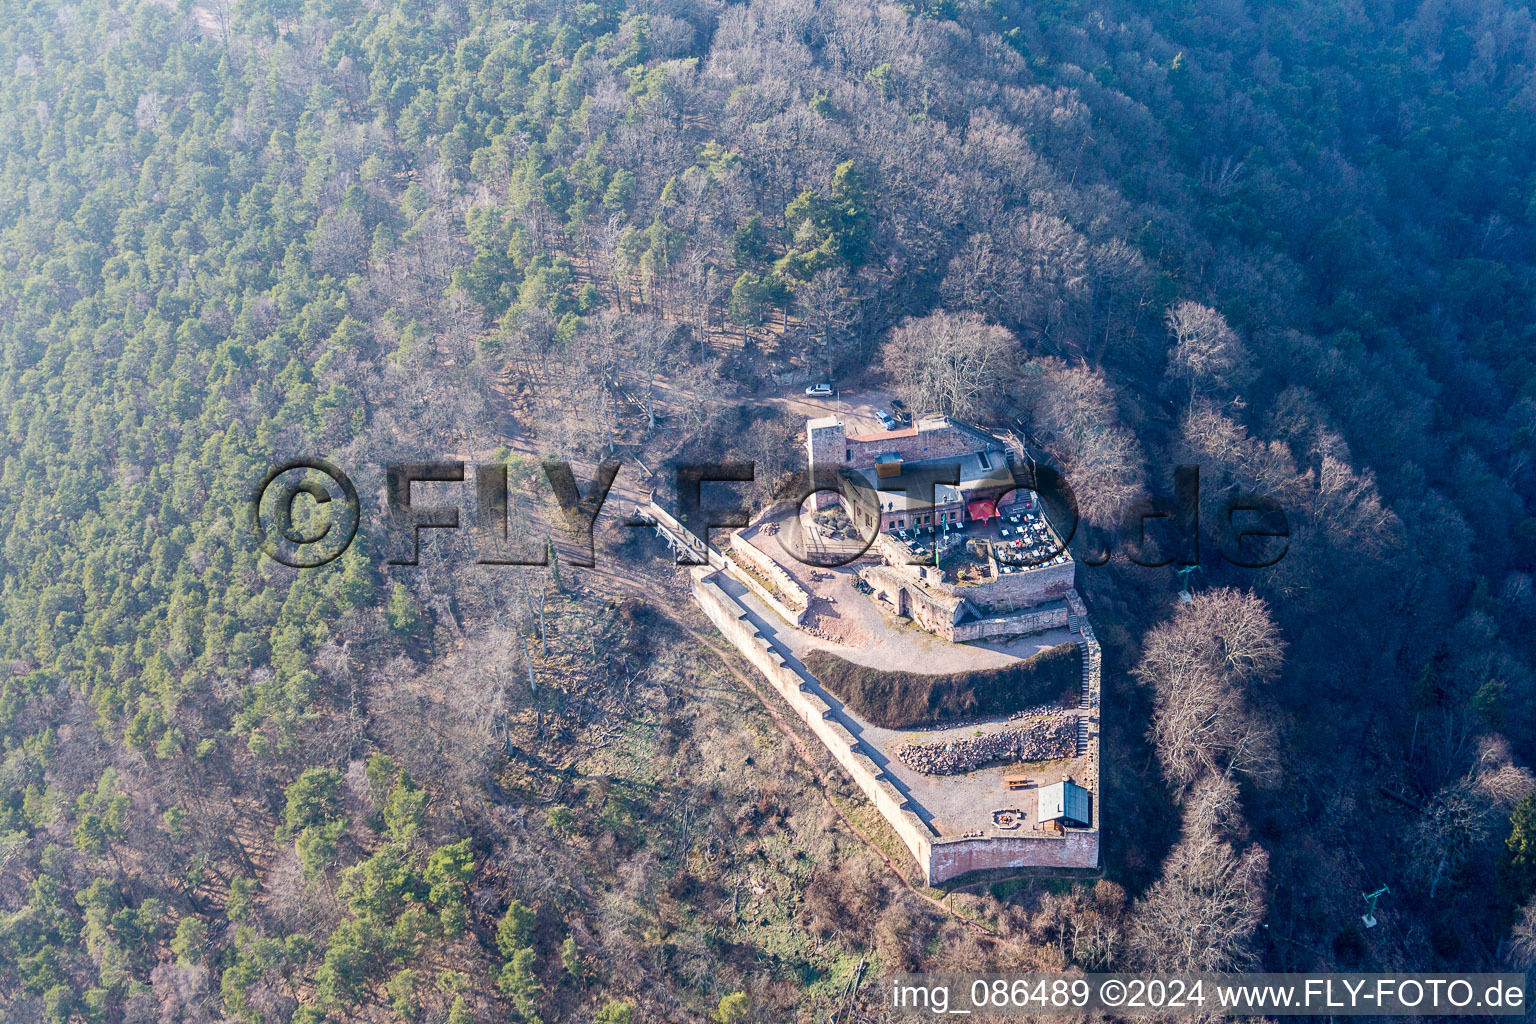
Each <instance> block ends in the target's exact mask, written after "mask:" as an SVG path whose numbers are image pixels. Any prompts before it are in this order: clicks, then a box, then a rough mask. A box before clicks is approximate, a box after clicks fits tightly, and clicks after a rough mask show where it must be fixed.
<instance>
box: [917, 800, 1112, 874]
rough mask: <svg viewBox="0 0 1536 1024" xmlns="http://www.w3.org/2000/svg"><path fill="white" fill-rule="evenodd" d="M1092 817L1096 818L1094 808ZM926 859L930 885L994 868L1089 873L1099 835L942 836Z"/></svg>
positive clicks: (1085, 832)
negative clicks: (1026, 868) (928, 861)
mask: <svg viewBox="0 0 1536 1024" xmlns="http://www.w3.org/2000/svg"><path fill="white" fill-rule="evenodd" d="M1094 815H1095V817H1097V815H1098V810H1097V808H1095V810H1094ZM930 857H931V861H930V863H929V868H928V873H929V878H930V884H932V883H934V882H942V881H945V880H946V879H950V878H957V877H959V876H960V875H963V874H965V873H966V872H968V871H991V870H996V869H998V868H1017V867H1030V868H1086V869H1093V868H1097V867H1098V866H1099V832H1098V830H1097V829H1072V830H1070V831H1068V832H1067V833H1066V834H1065V835H1060V836H1057V835H1051V834H1049V833H1043V832H1042V833H1032V834H1030V835H1028V836H1019V837H1017V838H1014V837H1008V838H1006V839H1005V838H1001V837H996V836H989V837H987V838H985V839H962V838H960V837H958V836H954V837H951V836H944V837H942V838H939V839H935V840H934V841H933V843H932V846H931V848H930Z"/></svg>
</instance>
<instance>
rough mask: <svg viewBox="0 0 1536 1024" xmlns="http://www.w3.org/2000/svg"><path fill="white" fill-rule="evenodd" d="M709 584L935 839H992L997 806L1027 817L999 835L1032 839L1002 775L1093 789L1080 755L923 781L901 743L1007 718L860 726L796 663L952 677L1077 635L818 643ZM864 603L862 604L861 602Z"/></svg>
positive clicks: (750, 599)
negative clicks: (817, 651) (825, 656)
mask: <svg viewBox="0 0 1536 1024" xmlns="http://www.w3.org/2000/svg"><path fill="white" fill-rule="evenodd" d="M845 571H846V570H845ZM715 581H716V582H717V583H718V584H719V585H720V587H721V589H723V590H724V591H725V592H726V593H727V594H729V595H731V596H732V597H733V598H735V599H736V600H737V601H738V602H740V604H741V605H742V607H743V608H745V609H746V611H747V615H748V617H749V618H750V619H751V620H752V624H753V625H754V626H755V627H756V628H757V629H758V630H759V631H760V632H761V633H762V635H763V636H764V637H765V638H766V639H767V640H768V641H769V642H770V643H771V644H772V645H773V648H774V650H775V651H776V652H777V653H778V654H779V655H780V656H781V657H783V658H784V660H785V663H786V664H788V665H789V667H790V668H792V669H793V670H794V671H795V672H796V673H797V674H798V675H799V676H800V678H801V679H802V680H804V682H805V684H806V686H807V687H809V688H810V689H811V690H812V691H814V692H815V693H816V695H817V696H819V697H820V698H821V699H822V700H824V701H825V702H826V703H827V705H828V706H829V707H830V708H831V709H832V712H831V713H832V715H833V716H834V717H835V718H836V719H837V721H838V722H839V723H840V724H841V725H842V726H843V727H844V728H846V729H847V730H848V731H849V732H850V733H852V734H853V735H854V736H855V737H857V738H858V739H859V741H860V742H861V744H862V745H863V748H864V753H866V754H868V755H869V757H870V758H871V759H872V760H873V761H874V762H875V764H877V765H879V766H880V768H881V769H882V770H883V771H884V772H885V773H886V775H887V776H888V777H890V778H891V779H892V780H893V781H894V784H895V786H896V788H897V789H898V790H900V791H901V793H902V795H903V796H905V797H906V798H907V799H908V800H909V801H910V803H911V805H912V810H913V812H914V813H915V814H916V815H917V816H918V817H919V818H921V819H922V820H923V821H924V822H925V823H926V824H928V825H929V826H931V827H932V828H933V829H934V830H935V831H936V832H938V833H939V834H940V835H962V834H964V833H965V832H968V831H972V830H976V829H983V830H988V831H989V833H990V834H997V833H994V832H991V830H992V829H993V827H994V826H993V821H992V812H993V811H994V810H997V809H1000V808H1016V809H1019V810H1022V811H1023V812H1024V813H1025V823H1024V826H1023V828H1021V829H1019V830H1017V831H1016V832H1011V833H1003V834H1012V835H1018V836H1020V837H1027V836H1029V835H1031V834H1033V826H1034V824H1035V799H1036V797H1035V793H1034V791H1033V790H1032V789H1029V790H1023V791H1014V792H1009V791H1008V789H1007V787H1006V786H1005V785H1004V783H1003V776H1004V775H1025V776H1028V777H1029V778H1030V779H1032V780H1033V781H1034V782H1035V783H1037V784H1039V785H1045V784H1049V783H1051V782H1057V781H1060V779H1061V777H1062V776H1063V775H1071V776H1072V777H1073V778H1074V779H1077V780H1078V781H1080V782H1082V783H1083V784H1084V785H1087V786H1089V788H1093V786H1092V783H1091V782H1090V781H1089V780H1088V778H1087V774H1088V772H1089V771H1091V765H1090V762H1089V760H1088V759H1087V758H1083V757H1074V758H1067V759H1064V760H1060V761H1049V762H1042V763H1036V764H1024V765H1017V764H1016V765H1006V766H996V767H991V768H982V769H978V770H976V771H974V772H971V773H969V774H966V775H924V774H922V773H920V772H916V771H913V770H912V769H910V768H908V767H907V766H906V765H905V764H903V763H902V762H901V761H900V760H899V759H898V758H897V757H896V755H895V750H896V748H897V747H898V746H900V745H901V744H902V743H905V742H923V743H931V742H943V741H945V740H951V739H965V738H969V737H973V736H976V735H977V734H978V733H982V734H985V733H989V732H997V731H999V730H1002V729H1005V728H1007V727H1008V725H1009V722H1008V720H1006V719H990V720H985V721H980V722H972V723H969V724H964V725H954V726H946V727H937V728H930V729H885V728H882V727H880V726H877V725H873V724H871V723H869V722H866V721H864V720H863V719H862V718H860V717H859V716H858V715H856V714H854V713H853V712H852V711H850V710H849V709H848V708H847V707H845V706H844V705H843V703H842V702H841V701H840V700H838V699H837V697H835V696H834V695H833V694H832V693H830V692H829V691H828V690H827V689H826V688H825V687H824V686H822V685H821V683H820V682H819V681H818V680H817V679H816V678H815V677H814V676H812V675H811V674H810V673H809V672H808V671H806V668H805V665H804V664H803V663H802V662H801V660H800V659H801V657H802V656H804V654H805V653H806V652H808V651H810V650H812V649H813V648H822V649H825V650H828V651H831V652H833V653H835V654H837V655H839V656H841V657H843V658H846V659H848V660H849V661H853V662H856V663H859V664H864V665H869V666H872V667H875V668H888V669H889V668H909V667H911V666H914V665H920V666H926V667H931V668H934V669H938V668H939V667H940V666H942V667H943V669H947V670H954V671H965V670H974V669H985V668H998V667H1001V666H1003V665H1006V664H1009V663H1010V662H1013V661H1017V660H1019V659H1021V658H1027V657H1029V656H1030V655H1032V654H1035V653H1038V652H1039V651H1042V650H1045V649H1046V648H1049V647H1053V646H1055V645H1056V644H1059V643H1064V642H1068V641H1077V640H1078V637H1077V635H1076V634H1074V633H1071V632H1069V631H1067V630H1051V631H1049V632H1046V633H1040V634H1035V635H1033V636H1029V637H1024V638H1022V639H1020V640H1018V641H1014V642H1011V643H1007V644H1002V643H987V644H952V643H949V642H948V641H945V640H940V639H939V638H937V637H934V636H931V635H929V634H927V633H925V632H923V631H922V630H919V629H915V628H911V627H904V626H900V625H891V624H887V625H886V626H885V628H884V629H882V630H880V631H879V635H878V636H876V637H875V638H874V640H873V642H872V643H870V644H868V645H866V646H862V647H850V646H846V645H843V644H838V643H833V642H829V641H826V640H822V639H819V638H817V637H814V636H811V635H810V634H807V633H805V632H803V631H801V630H798V629H796V628H794V627H793V626H791V625H789V624H788V623H786V622H785V621H784V620H782V619H780V618H779V617H778V616H777V615H775V614H774V613H773V612H771V611H769V610H768V608H767V607H766V606H765V605H763V604H762V602H760V601H759V600H758V599H757V598H756V596H754V595H753V594H752V592H751V591H749V590H748V589H747V588H746V587H744V586H742V585H741V584H740V583H738V582H737V581H736V580H734V579H731V578H730V577H729V576H727V575H725V574H723V573H722V574H720V575H718V576H717V577H715ZM862 600H865V601H866V603H867V599H862ZM1063 713H1064V714H1066V715H1068V716H1077V715H1080V714H1086V712H1084V711H1081V710H1080V709H1078V708H1071V709H1066V710H1064V711H1063ZM1095 816H1097V810H1095Z"/></svg>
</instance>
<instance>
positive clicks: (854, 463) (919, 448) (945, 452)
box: [839, 426, 981, 469]
mask: <svg viewBox="0 0 1536 1024" xmlns="http://www.w3.org/2000/svg"><path fill="white" fill-rule="evenodd" d="M897 433H898V435H905V436H897V437H879V438H876V439H874V440H869V441H861V440H859V439H858V435H854V436H851V437H848V438H847V444H846V445H845V449H844V451H843V452H841V453H839V454H843V455H846V454H847V449H850V448H851V449H852V450H853V458H852V459H850V460H848V461H847V462H844V463H843V465H845V466H848V467H850V468H852V469H867V468H869V467H870V466H873V465H874V464H875V456H877V455H884V454H885V453H886V452H895V453H896V454H897V455H900V456H901V458H902V461H904V462H920V461H922V460H923V459H958V458H959V457H960V456H962V455H968V454H970V453H971V452H974V451H975V450H976V449H977V448H979V447H981V445H980V444H979V443H978V442H977V441H976V439H975V438H973V437H971V436H970V435H968V434H965V433H963V432H962V431H961V430H959V428H957V427H952V426H945V427H939V428H937V429H935V430H919V431H917V432H916V433H915V434H911V433H908V432H907V431H897Z"/></svg>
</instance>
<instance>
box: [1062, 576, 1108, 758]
mask: <svg viewBox="0 0 1536 1024" xmlns="http://www.w3.org/2000/svg"><path fill="white" fill-rule="evenodd" d="M1073 596H1074V597H1075V596H1076V595H1073ZM1079 600H1080V599H1079ZM1076 603H1077V602H1076V601H1070V600H1069V603H1068V605H1067V628H1068V629H1070V630H1071V631H1072V632H1073V633H1074V634H1076V636H1077V643H1078V646H1079V647H1081V648H1082V651H1083V686H1082V696H1081V697H1079V698H1078V702H1077V706H1078V708H1079V709H1080V710H1081V711H1082V714H1081V715H1080V716H1079V717H1078V719H1077V755H1078V756H1079V757H1083V756H1086V755H1087V753H1088V740H1089V735H1088V720H1089V718H1091V717H1092V715H1093V712H1094V710H1095V709H1096V708H1097V707H1098V696H1099V695H1098V693H1097V692H1096V687H1095V686H1094V680H1095V679H1097V678H1098V675H1099V670H1100V651H1099V642H1098V640H1097V639H1095V637H1094V635H1093V627H1092V626H1088V625H1086V624H1085V623H1084V622H1083V620H1082V618H1081V617H1080V616H1079V615H1078V612H1077V609H1076V608H1075V607H1074V605H1075V604H1076Z"/></svg>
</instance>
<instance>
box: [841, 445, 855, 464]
mask: <svg viewBox="0 0 1536 1024" xmlns="http://www.w3.org/2000/svg"><path fill="white" fill-rule="evenodd" d="M843 461H844V462H852V461H853V449H852V448H845V449H843Z"/></svg>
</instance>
